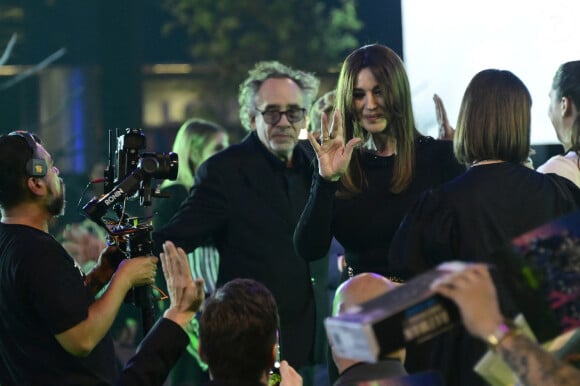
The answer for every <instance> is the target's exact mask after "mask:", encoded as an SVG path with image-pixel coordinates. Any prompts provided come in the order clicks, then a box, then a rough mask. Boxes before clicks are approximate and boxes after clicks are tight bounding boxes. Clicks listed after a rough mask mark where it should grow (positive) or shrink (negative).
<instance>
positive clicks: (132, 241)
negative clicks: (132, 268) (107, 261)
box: [127, 226, 157, 336]
mask: <svg viewBox="0 0 580 386" xmlns="http://www.w3.org/2000/svg"><path fill="white" fill-rule="evenodd" d="M151 231H152V227H150V226H147V227H145V228H142V229H138V230H137V231H135V232H133V233H131V234H129V235H128V237H127V248H128V250H129V255H130V257H131V258H133V257H137V256H152V255H153V241H152V239H151ZM132 292H133V303H134V304H135V306H137V307H139V309H140V310H141V323H142V325H143V336H145V335H147V333H148V332H149V330H151V328H152V327H153V325H154V324H155V320H156V319H157V318H156V316H155V303H154V301H153V292H152V290H151V287H150V286H148V285H145V286H139V287H135V288H133V290H132Z"/></svg>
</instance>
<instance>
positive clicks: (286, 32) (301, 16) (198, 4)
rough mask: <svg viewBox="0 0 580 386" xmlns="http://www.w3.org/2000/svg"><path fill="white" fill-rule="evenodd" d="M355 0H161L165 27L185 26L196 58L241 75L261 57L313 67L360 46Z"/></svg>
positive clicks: (334, 62)
mask: <svg viewBox="0 0 580 386" xmlns="http://www.w3.org/2000/svg"><path fill="white" fill-rule="evenodd" d="M355 1H356V0H334V1H329V0H326V1H316V0H162V4H163V8H164V9H165V10H166V11H167V12H168V13H169V14H170V15H171V21H169V22H168V23H167V24H166V25H165V26H164V27H163V28H164V30H165V32H169V31H171V30H173V29H175V28H184V29H185V31H186V33H187V36H188V39H189V44H190V46H191V54H192V59H193V60H194V61H195V62H197V63H203V64H207V65H210V66H212V68H215V70H216V71H219V73H220V74H221V75H222V78H226V79H227V80H228V81H236V82H237V81H239V80H241V78H242V77H243V75H244V74H245V73H246V72H247V70H248V69H249V68H251V67H252V66H253V64H254V63H255V62H257V61H260V60H279V61H281V62H283V63H285V64H289V65H291V66H295V67H297V68H300V69H305V70H309V71H315V72H326V71H328V69H330V68H336V67H337V66H338V65H339V64H340V63H341V62H342V60H343V59H344V57H345V56H346V54H347V53H348V52H350V51H351V50H352V49H354V48H355V47H357V46H358V44H359V43H358V40H357V38H356V33H357V32H358V31H359V30H360V29H361V28H362V22H361V21H360V20H359V19H358V18H357V14H356V7H355Z"/></svg>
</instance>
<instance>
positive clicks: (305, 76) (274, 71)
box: [238, 61, 320, 131]
mask: <svg viewBox="0 0 580 386" xmlns="http://www.w3.org/2000/svg"><path fill="white" fill-rule="evenodd" d="M270 78H277V79H284V78H288V79H291V80H292V81H293V82H294V83H296V84H297V85H298V87H300V89H301V90H302V92H303V95H304V106H305V108H306V109H309V108H310V106H311V105H312V102H313V101H314V98H315V97H316V94H317V93H318V87H319V85H320V80H319V79H318V78H317V77H316V76H314V75H313V74H311V73H308V72H305V71H301V70H295V69H293V68H291V67H289V66H287V65H285V64H282V63H280V62H277V61H263V62H258V63H256V65H255V66H254V68H252V69H251V70H250V71H248V77H247V78H246V79H245V80H244V81H243V82H242V84H241V85H240V90H239V94H238V103H239V105H240V121H241V122H242V125H243V126H244V127H245V128H246V130H248V131H251V130H252V126H251V123H250V122H251V120H252V117H254V116H255V115H256V114H257V111H256V106H255V103H256V101H255V99H256V95H257V94H258V90H259V89H260V87H261V86H262V83H264V81H265V80H266V79H270Z"/></svg>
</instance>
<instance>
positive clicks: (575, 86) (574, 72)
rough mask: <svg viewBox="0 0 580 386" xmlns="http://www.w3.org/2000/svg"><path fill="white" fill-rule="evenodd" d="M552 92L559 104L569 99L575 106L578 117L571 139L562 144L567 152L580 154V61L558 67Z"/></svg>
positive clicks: (566, 139) (571, 132) (572, 128)
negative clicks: (571, 151)
mask: <svg viewBox="0 0 580 386" xmlns="http://www.w3.org/2000/svg"><path fill="white" fill-rule="evenodd" d="M552 92H553V93H554V95H553V97H554V98H555V100H556V101H557V102H560V101H561V100H562V98H568V99H569V100H570V101H571V102H572V104H573V105H574V109H575V111H576V114H577V115H576V118H575V119H574V121H573V124H572V127H571V129H570V133H569V134H568V135H569V137H568V138H565V139H564V142H567V143H562V144H563V145H564V147H565V148H566V150H573V151H575V152H577V153H578V152H580V60H574V61H570V62H566V63H562V64H561V65H560V66H559V67H558V70H557V71H556V74H554V79H553V80H552ZM558 104H559V103H558ZM568 135H567V136H568ZM561 140H562V139H561Z"/></svg>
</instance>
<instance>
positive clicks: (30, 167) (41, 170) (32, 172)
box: [8, 130, 48, 177]
mask: <svg viewBox="0 0 580 386" xmlns="http://www.w3.org/2000/svg"><path fill="white" fill-rule="evenodd" d="M8 135H17V136H19V137H21V138H24V140H25V141H26V143H27V144H28V147H30V149H31V150H32V158H31V159H29V160H28V162H27V163H26V173H27V174H28V175H29V176H30V177H44V176H46V171H47V170H48V166H47V165H46V161H45V160H44V159H42V158H40V156H39V155H38V151H37V149H36V144H37V143H38V142H37V141H36V139H35V138H34V136H33V135H32V134H31V133H29V132H28V131H24V130H17V131H13V132H11V133H10V134H8Z"/></svg>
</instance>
